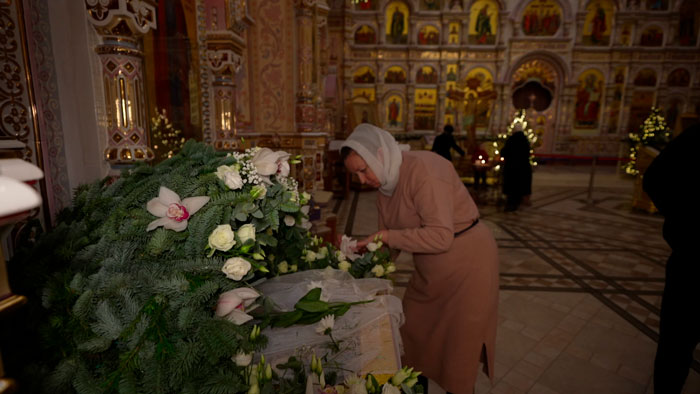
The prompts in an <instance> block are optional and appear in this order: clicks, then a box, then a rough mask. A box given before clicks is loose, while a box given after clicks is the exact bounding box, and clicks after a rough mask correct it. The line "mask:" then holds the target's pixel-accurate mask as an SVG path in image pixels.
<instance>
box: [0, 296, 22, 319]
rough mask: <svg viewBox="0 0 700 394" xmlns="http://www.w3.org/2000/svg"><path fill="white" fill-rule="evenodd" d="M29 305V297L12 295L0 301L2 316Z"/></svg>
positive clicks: (0, 314) (0, 313)
mask: <svg viewBox="0 0 700 394" xmlns="http://www.w3.org/2000/svg"><path fill="white" fill-rule="evenodd" d="M26 303H27V297H25V296H22V295H16V294H12V295H11V296H9V297H7V298H4V299H2V300H0V316H2V315H3V314H5V313H7V312H9V311H11V310H13V309H15V308H19V307H20V306H22V305H24V304H26Z"/></svg>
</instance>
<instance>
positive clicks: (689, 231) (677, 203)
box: [643, 124, 700, 394]
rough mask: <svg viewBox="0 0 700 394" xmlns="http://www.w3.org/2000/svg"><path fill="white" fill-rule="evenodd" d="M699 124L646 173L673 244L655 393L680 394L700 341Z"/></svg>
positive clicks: (666, 235) (673, 143)
mask: <svg viewBox="0 0 700 394" xmlns="http://www.w3.org/2000/svg"><path fill="white" fill-rule="evenodd" d="M699 145H700V125H698V124H696V125H694V126H691V127H689V128H687V129H686V130H685V131H684V132H683V133H681V134H680V135H679V136H678V137H676V138H675V139H673V140H672V141H671V142H670V143H669V144H668V146H667V147H666V149H664V150H663V151H661V153H660V154H659V155H658V156H657V157H656V159H654V161H653V162H652V163H651V165H650V166H649V168H647V171H646V172H645V173H644V177H643V179H644V191H645V192H647V194H649V197H650V198H651V200H652V201H653V202H654V205H655V206H656V208H657V209H658V210H659V212H660V213H661V214H662V215H663V216H664V218H665V219H666V220H665V221H664V229H663V235H664V239H665V240H666V242H667V243H668V245H669V246H670V247H671V256H670V257H669V258H668V261H667V262H666V286H665V287H664V294H663V299H662V300H661V315H660V317H661V320H660V322H659V343H658V347H657V349H656V359H655V360H654V392H655V393H669V394H680V393H681V391H682V390H683V385H684V384H685V380H686V378H687V377H688V370H689V368H690V365H691V363H692V362H693V351H694V350H695V347H696V346H697V344H698V343H699V342H700V315H699V314H698V305H700V286H699V285H698V283H699V282H700V262H699V261H698V251H697V246H696V244H697V238H698V237H697V235H698V231H697V226H698V223H700V211H698V209H697V206H698V202H697V191H695V190H696V189H695V187H697V182H696V181H694V180H693V179H695V180H697V176H698V173H700V162H698V160H697V155H696V154H697V147H698V146H699Z"/></svg>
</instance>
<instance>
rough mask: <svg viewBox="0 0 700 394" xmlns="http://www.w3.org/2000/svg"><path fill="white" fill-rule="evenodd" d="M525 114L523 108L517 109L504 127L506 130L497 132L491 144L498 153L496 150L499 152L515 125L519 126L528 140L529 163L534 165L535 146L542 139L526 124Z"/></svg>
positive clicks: (535, 163) (539, 143)
mask: <svg viewBox="0 0 700 394" xmlns="http://www.w3.org/2000/svg"><path fill="white" fill-rule="evenodd" d="M526 115H527V114H526V112H525V110H524V109H520V110H518V111H517V112H516V113H515V116H514V117H513V121H512V122H510V124H509V125H508V127H507V128H506V132H505V133H501V134H498V139H497V140H496V141H494V143H493V146H494V147H495V148H496V151H495V153H496V154H498V152H500V150H501V149H502V148H503V145H505V143H506V139H508V136H509V135H511V134H512V133H513V130H515V129H516V126H519V127H520V128H521V130H522V131H523V133H524V134H525V136H526V137H527V139H528V141H529V142H530V165H532V166H536V165H537V161H535V148H537V147H538V146H540V145H542V140H541V139H540V138H539V136H538V135H537V133H535V132H534V131H533V130H532V127H530V126H528V122H527V116H526Z"/></svg>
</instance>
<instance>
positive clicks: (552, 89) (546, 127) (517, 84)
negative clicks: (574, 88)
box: [506, 58, 561, 152]
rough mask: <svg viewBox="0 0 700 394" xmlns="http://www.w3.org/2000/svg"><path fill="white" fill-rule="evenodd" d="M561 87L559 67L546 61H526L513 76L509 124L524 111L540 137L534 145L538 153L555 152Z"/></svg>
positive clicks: (507, 122) (508, 114)
mask: <svg viewBox="0 0 700 394" xmlns="http://www.w3.org/2000/svg"><path fill="white" fill-rule="evenodd" d="M560 85H561V82H560V75H559V73H558V72H557V69H556V67H555V66H554V65H553V64H552V63H551V62H549V61H548V60H545V59H539V58H537V59H532V60H528V61H525V62H523V63H521V64H520V66H518V67H517V68H516V69H515V71H513V73H512V76H511V86H510V91H511V97H510V106H509V107H510V111H508V113H507V116H508V119H507V121H506V124H510V122H511V120H512V119H513V117H514V116H515V113H516V111H518V110H521V109H523V110H525V113H526V116H527V118H526V119H527V122H528V124H530V125H532V129H533V131H534V132H535V134H536V135H537V137H538V140H537V142H535V144H534V146H533V149H535V150H536V151H539V152H549V151H551V150H552V146H553V144H554V138H553V136H554V130H555V125H556V115H557V108H558V100H557V94H558V93H559V92H560V90H561V87H560Z"/></svg>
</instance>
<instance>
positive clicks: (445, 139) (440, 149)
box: [432, 124, 464, 161]
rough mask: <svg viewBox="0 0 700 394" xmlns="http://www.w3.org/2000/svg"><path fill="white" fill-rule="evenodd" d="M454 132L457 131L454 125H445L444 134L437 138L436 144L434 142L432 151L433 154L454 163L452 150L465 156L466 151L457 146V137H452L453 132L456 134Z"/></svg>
mask: <svg viewBox="0 0 700 394" xmlns="http://www.w3.org/2000/svg"><path fill="white" fill-rule="evenodd" d="M454 130H455V129H454V127H452V125H449V124H448V125H445V128H444V129H443V131H442V134H440V135H438V136H437V137H435V142H433V149H432V151H433V152H435V153H437V154H438V155H440V156H442V157H444V158H445V159H447V160H450V161H452V155H451V154H450V150H451V149H453V148H454V150H456V151H457V152H459V154H460V155H462V156H464V151H463V150H462V148H460V147H459V145H457V142H456V141H455V137H453V136H452V132H454Z"/></svg>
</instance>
